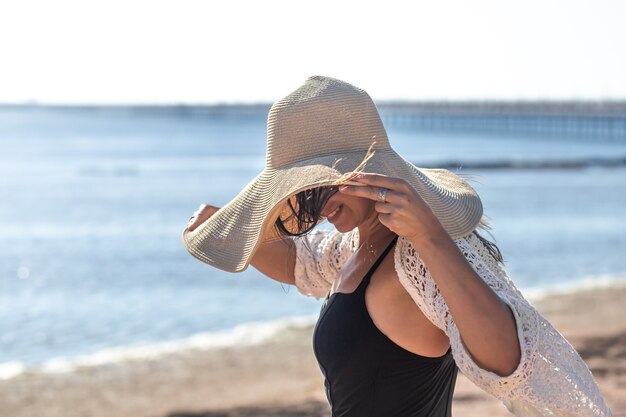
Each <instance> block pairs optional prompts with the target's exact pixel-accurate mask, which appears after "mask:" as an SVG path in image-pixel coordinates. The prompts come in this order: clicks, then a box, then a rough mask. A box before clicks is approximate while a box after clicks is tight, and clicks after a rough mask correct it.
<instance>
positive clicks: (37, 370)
mask: <svg viewBox="0 0 626 417" xmlns="http://www.w3.org/2000/svg"><path fill="white" fill-rule="evenodd" d="M615 286H620V287H621V286H626V273H622V274H615V275H598V276H592V277H588V278H587V279H584V280H582V281H576V282H574V283H558V284H554V285H551V286H548V287H546V286H542V287H531V288H523V289H522V291H523V293H524V296H525V297H527V298H528V299H529V300H531V301H532V302H537V301H540V300H541V299H543V298H546V297H552V296H554V295H559V294H571V293H576V292H581V291H590V290H594V289H607V288H611V287H615ZM316 319H317V317H316V316H297V317H288V318H284V319H279V320H272V321H262V322H251V323H245V324H241V325H238V326H236V327H234V328H231V329H228V330H223V331H218V332H204V333H198V334H195V335H192V336H189V337H187V338H185V339H180V340H174V341H167V342H159V343H153V344H145V345H139V346H120V347H113V348H108V349H103V350H100V351H98V352H95V353H92V354H89V355H82V356H76V357H57V358H52V359H49V360H47V361H45V362H43V363H41V364H26V363H23V362H18V361H11V362H4V363H0V380H10V379H12V378H16V377H19V376H21V375H36V374H71V373H72V372H75V371H79V370H85V369H94V368H102V367H110V366H119V367H124V366H125V365H129V364H130V363H137V362H142V361H155V360H166V358H167V357H170V358H174V357H179V356H183V355H193V354H194V353H198V352H203V351H211V350H219V349H229V348H237V347H243V346H251V345H257V344H262V343H264V342H268V341H271V340H272V339H273V338H274V337H276V336H278V335H281V334H284V333H293V332H298V331H299V330H305V329H309V328H310V327H312V326H313V325H314V324H315V321H316Z"/></svg>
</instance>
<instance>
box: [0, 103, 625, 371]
mask: <svg viewBox="0 0 626 417" xmlns="http://www.w3.org/2000/svg"><path fill="white" fill-rule="evenodd" d="M388 133H389V136H390V138H391V143H392V145H393V146H394V148H395V149H396V150H397V151H398V152H399V153H401V154H402V155H403V156H405V158H407V159H409V160H411V161H412V162H414V163H416V164H417V165H420V164H424V165H426V164H427V165H433V164H434V165H437V164H438V163H444V162H448V161H458V162H460V163H461V164H463V163H470V162H485V161H487V162H488V161H503V160H505V161H551V160H587V159H590V158H625V157H626V138H625V139H623V140H615V138H613V139H612V140H610V141H604V140H602V138H580V137H578V138H576V139H573V138H572V139H568V138H554V137H551V138H542V137H541V136H540V135H533V136H524V135H517V136H516V135H510V134H508V135H503V136H498V135H494V134H493V133H492V134H490V135H485V136H481V135H479V134H477V133H472V134H471V135H470V134H462V133H459V132H458V131H457V132H453V133H452V132H450V133H446V132H445V131H438V132H433V131H428V132H427V131H420V130H412V129H407V128H400V127H394V126H389V127H388ZM264 152H265V124H264V120H263V119H262V118H254V117H251V118H245V119H237V118H215V117H214V118H209V117H201V116H194V117H188V116H185V115H181V114H179V113H177V112H176V111H173V110H172V111H171V112H168V111H162V112H159V113H158V114H157V113H154V114H151V113H146V112H133V111H122V110H117V111H109V110H91V111H86V110H80V109H65V110H62V109H49V108H30V109H29V108H26V109H9V108H4V109H0V196H1V199H0V254H1V255H0V363H3V362H8V361H22V362H25V363H30V364H36V363H41V362H42V361H45V360H47V359H49V358H53V357H58V356H68V357H72V356H75V355H82V354H88V353H90V352H94V351H97V350H100V349H103V348H107V347H112V346H132V345H139V344H146V343H154V342H158V341H164V340H174V339H180V338H185V337H188V336H189V335H192V334H195V333H198V332H207V331H209V332H210V331H216V330H221V329H227V328H231V327H233V326H235V325H237V324H240V323H245V322H251V321H259V320H272V319H278V318H282V317H286V316H298V315H307V314H314V313H315V312H317V311H318V308H319V305H318V303H317V301H315V300H313V299H309V298H305V297H302V296H300V295H298V294H297V291H296V289H295V288H293V287H291V288H289V287H287V286H282V285H280V284H278V283H275V282H274V281H272V280H269V279H267V278H265V277H264V276H262V275H261V274H260V273H258V272H257V271H256V270H254V268H249V269H248V270H247V271H245V272H243V273H240V274H229V273H226V272H223V271H219V270H217V269H213V268H210V267H209V266H207V265H205V264H202V263H201V262H199V261H197V260H196V259H194V258H192V257H191V256H190V255H189V254H188V253H187V252H186V250H185V249H184V247H183V245H182V243H181V239H180V233H181V230H182V228H183V227H184V225H185V224H186V222H187V219H188V218H189V216H190V215H191V214H192V213H193V211H195V210H196V208H197V207H198V206H199V205H200V204H201V203H204V202H207V203H211V204H214V205H217V206H220V205H223V204H225V203H226V202H227V201H229V200H230V199H231V198H233V197H234V196H235V195H236V194H237V193H238V192H239V190H240V189H241V188H242V187H243V186H244V185H245V184H247V183H248V182H249V181H250V180H251V179H252V178H253V177H254V176H256V175H257V174H258V173H259V172H260V171H261V170H262V169H263V164H264ZM460 172H464V173H470V174H472V175H474V177H475V178H476V181H477V182H475V183H474V185H475V187H476V188H477V189H478V191H479V192H480V193H481V196H482V198H483V203H484V206H485V211H486V213H487V215H489V217H490V219H491V222H492V225H493V227H494V230H493V233H494V235H495V237H496V239H497V243H498V245H499V247H500V249H501V250H502V252H503V254H504V257H505V259H506V260H507V267H508V270H509V272H510V275H511V276H512V277H513V278H514V280H515V281H516V282H517V283H518V285H519V286H520V287H521V288H522V289H531V288H542V287H546V286H551V285H553V284H557V283H576V282H579V281H581V280H584V279H588V278H589V277H599V276H601V275H617V274H622V273H624V272H626V256H624V253H626V221H625V220H624V219H625V218H626V208H625V207H626V167H624V166H617V167H604V168H603V167H595V168H586V169H575V170H559V169H541V170H516V169H498V170H461V171H460Z"/></svg>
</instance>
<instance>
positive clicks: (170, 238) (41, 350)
mask: <svg viewBox="0 0 626 417" xmlns="http://www.w3.org/2000/svg"><path fill="white" fill-rule="evenodd" d="M624 16H626V7H625V6H624V4H623V3H619V2H613V1H608V0H607V1H593V2H592V1H567V2H566V1H560V0H559V1H552V2H539V1H526V2H517V3H513V2H498V1H478V2H462V1H441V2H436V3H435V2H411V3H410V4H409V3H408V2H406V3H405V2H398V1H387V2H384V4H383V3H380V2H371V3H368V2H351V1H346V2H331V1H317V2H313V3H302V2H287V1H285V2H281V1H266V2H252V1H243V0H234V1H229V2H202V1H187V0H183V1H176V2H173V1H150V2H148V1H123V2H122V1H106V2H104V1H81V2H78V1H67V0H60V1H56V2H43V1H41V2H36V1H20V2H13V3H4V4H2V5H0V59H1V63H2V65H0V196H1V197H0V380H3V381H5V382H4V383H5V384H6V386H10V383H11V381H17V380H20V378H21V380H24V378H27V377H28V375H31V376H32V375H38V374H46V373H56V374H59V373H63V374H65V375H67V374H71V373H72V372H75V371H76V370H77V369H80V367H81V366H83V367H84V366H88V365H89V366H92V365H93V366H95V365H99V366H100V365H103V364H109V363H114V362H115V363H120V362H123V361H125V360H127V359H129V358H136V357H145V356H146V355H158V354H160V353H163V352H170V351H172V350H185V349H192V347H193V348H199V347H202V348H211V347H216V346H217V347H225V346H231V347H232V346H236V345H237V344H240V343H251V341H254V340H257V339H258V340H260V339H262V338H264V337H267V336H268V335H273V334H275V332H276V331H278V329H284V328H286V326H287V327H289V326H293V325H294V323H311V322H314V320H315V315H316V313H317V312H318V310H319V307H320V304H319V302H318V301H317V300H314V299H308V298H305V297H302V296H300V295H299V294H298V293H297V290H296V289H295V288H293V287H291V288H290V287H288V286H281V285H280V284H278V283H275V282H273V281H271V280H269V279H266V278H264V277H263V276H262V275H261V274H260V273H259V272H257V271H256V270H254V268H249V269H248V270H246V271H245V272H243V273H240V274H229V273H225V272H223V271H219V270H216V269H212V268H210V267H209V266H207V265H204V264H202V263H200V262H199V261H197V260H195V259H194V258H192V257H191V256H190V255H189V254H188V253H187V252H186V250H185V249H184V247H183V245H182V242H181V238H180V235H181V232H182V230H183V228H184V227H185V225H186V223H187V220H188V218H189V216H190V215H191V214H192V213H193V212H194V211H195V210H196V209H197V208H198V206H199V205H200V204H201V203H210V204H213V205H217V206H221V205H223V204H225V203H226V202H228V201H229V200H230V199H232V198H233V197H234V196H235V195H236V194H237V193H238V192H239V191H240V190H241V189H242V188H243V187H244V186H245V185H246V184H247V183H248V182H249V181H251V180H252V179H253V178H254V177H255V176H256V175H257V174H258V173H259V172H260V171H261V170H262V169H263V165H264V157H265V138H266V130H265V129H266V128H265V122H266V117H267V111H268V109H269V106H270V105H271V103H272V102H273V101H275V100H277V99H280V98H281V97H283V96H284V95H286V94H288V93H289V92H290V91H292V90H293V89H295V88H297V87H298V86H299V85H300V84H301V83H302V82H303V81H304V80H305V79H306V78H307V77H308V76H310V75H328V76H332V77H336V78H340V79H343V80H345V81H348V82H350V83H352V84H354V85H357V86H359V87H361V88H363V89H365V90H366V91H367V92H368V93H369V94H370V95H371V96H372V98H373V99H374V100H375V102H376V103H377V105H378V107H379V109H380V112H381V114H382V117H383V121H384V123H385V126H386V128H387V130H388V134H389V138H390V141H391V144H392V146H393V147H394V148H395V149H396V150H397V151H398V152H399V153H400V154H402V155H403V156H404V157H405V158H406V159H408V160H410V161H411V162H413V163H414V164H416V165H418V166H422V167H444V168H447V169H450V170H452V171H454V172H458V173H463V174H470V175H471V176H472V178H473V182H472V184H473V185H474V186H475V187H476V188H477V189H478V191H479V193H480V194H481V196H482V199H483V204H484V208H485V213H486V214H487V215H488V216H489V218H490V220H491V225H492V227H493V230H492V233H493V237H492V240H495V241H496V243H497V244H498V246H499V247H500V249H501V251H502V252H503V255H504V258H505V261H506V266H507V270H508V271H509V274H510V276H511V277H512V278H513V279H514V281H515V282H516V283H517V285H518V286H519V287H520V288H521V289H522V290H523V291H524V293H525V294H528V295H529V296H530V295H541V294H545V293H546V292H547V291H552V290H554V289H569V290H575V289H576V288H594V287H610V286H612V285H615V284H616V283H619V282H621V281H623V280H624V278H625V276H626V256H625V255H624V254H625V253H626V221H625V220H624V219H625V217H626V216H625V215H626V208H625V206H626V181H625V180H626V77H625V76H624V74H626V53H625V50H624V46H625V45H624V40H625V39H626V26H625V25H624V24H623V18H624ZM320 227H332V226H331V225H328V224H324V225H322V226H320ZM278 261H280V260H278ZM242 326H243V327H242ZM7 407H8V406H7ZM1 409H2V405H0V410H1ZM7 409H9V408H7ZM11 410H13V409H12V408H11ZM16 415H17V414H16Z"/></svg>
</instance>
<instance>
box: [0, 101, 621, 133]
mask: <svg viewBox="0 0 626 417" xmlns="http://www.w3.org/2000/svg"><path fill="white" fill-rule="evenodd" d="M377 106H378V108H379V110H380V113H381V117H382V119H383V122H384V123H385V126H387V127H393V128H410V129H413V130H423V131H434V132H436V131H441V132H448V133H450V132H455V131H458V132H465V133H467V132H475V133H477V134H498V135H501V134H511V135H517V134H523V135H529V134H530V135H538V136H541V137H546V138H549V137H552V136H559V137H570V138H581V139H585V138H594V139H600V138H601V139H609V140H613V139H614V140H618V141H622V140H625V141H626V100H620V101H462V102H461V101H423V102H378V103H377ZM269 109H270V104H267V103H259V104H245V105H238V104H236V105H230V104H224V105H186V104H180V105H132V106H128V105H106V106H98V105H89V106H81V105H40V104H0V111H40V110H43V111H50V110H59V111H79V112H84V111H87V112H89V111H96V112H102V113H110V112H115V113H119V114H124V115H130V116H132V115H155V116H158V117H189V118H194V119H202V118H208V119H213V120H215V119H224V120H233V121H240V122H246V121H247V122H253V123H259V122H264V121H265V119H266V118H267V113H268V111H269Z"/></svg>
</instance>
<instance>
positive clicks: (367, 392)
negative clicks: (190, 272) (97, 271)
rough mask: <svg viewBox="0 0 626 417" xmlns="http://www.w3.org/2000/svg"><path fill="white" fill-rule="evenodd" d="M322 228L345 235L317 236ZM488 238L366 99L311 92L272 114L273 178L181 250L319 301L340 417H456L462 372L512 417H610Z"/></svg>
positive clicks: (451, 186)
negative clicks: (323, 224) (393, 142)
mask: <svg viewBox="0 0 626 417" xmlns="http://www.w3.org/2000/svg"><path fill="white" fill-rule="evenodd" d="M323 219H328V221H329V222H330V223H332V224H333V225H334V226H335V229H336V230H335V231H332V232H331V231H319V230H311V229H312V228H313V227H314V226H315V225H316V224H318V223H319V222H320V221H321V220H323ZM481 227H485V224H484V223H483V222H482V205H481V203H480V199H479V197H478V195H477V194H476V192H475V191H474V190H473V189H472V188H471V187H470V186H469V185H468V184H467V183H466V182H465V181H464V180H463V179H461V178H460V177H458V176H456V175H455V174H453V173H451V172H449V171H446V170H433V169H421V168H417V167H415V166H413V165H412V164H410V163H409V162H408V161H406V160H404V159H403V158H402V157H401V156H399V155H398V154H397V153H396V152H395V151H394V150H393V149H392V148H391V146H390V145H389V142H388V140H387V135H386V132H385V130H384V127H383V125H382V122H381V121H380V117H379V115H378V112H377V110H376V107H375V106H374V104H373V102H372V101H371V99H370V98H369V96H368V95H367V94H366V93H365V92H364V91H363V90H360V89H358V88H356V87H354V86H352V85H350V84H348V83H345V82H342V81H339V80H336V79H332V78H328V77H311V78H309V79H308V80H307V81H306V82H305V83H304V84H303V85H302V86H301V87H300V88H298V89H297V90H295V91H294V92H293V93H291V94H289V95H288V96H287V97H285V98H284V99H282V100H280V101H278V102H277V103H275V104H274V105H273V106H272V109H271V110H270V114H269V116H268V138H267V158H266V167H265V169H264V171H263V172H262V173H261V174H259V176H257V177H256V178H255V179H254V180H253V181H252V182H251V183H250V184H248V186H246V188H245V189H244V190H243V191H241V193H240V194H239V195H238V196H237V197H236V198H235V199H233V200H232V201H231V202H229V203H228V204H227V205H226V206H224V207H223V208H221V209H219V210H218V209H217V207H214V206H202V207H201V208H200V210H199V211H198V212H196V213H195V215H194V216H193V217H192V219H191V220H190V223H189V225H188V228H187V229H186V230H185V231H184V232H183V241H184V243H185V245H186V247H187V249H188V250H189V251H190V253H191V254H192V255H194V256H196V257H197V258H198V259H200V260H202V261H204V262H206V263H208V264H210V265H212V266H215V267H217V268H220V269H224V270H227V271H232V272H238V271H242V270H244V269H245V268H246V267H247V266H248V265H249V264H250V263H252V265H253V266H255V268H257V269H258V270H260V271H261V272H263V273H264V274H265V275H267V276H268V277H270V278H273V279H276V280H278V281H281V282H285V283H289V284H294V285H296V286H297V287H298V289H299V291H300V292H302V293H304V294H306V295H311V296H315V297H324V296H325V297H326V300H325V302H324V306H323V307H322V312H321V314H320V318H319V321H318V323H317V326H316V328H315V332H314V348H315V353H316V357H317V359H318V361H319V363H320V367H321V369H322V372H323V373H324V375H325V377H326V390H327V395H328V399H329V402H330V404H331V408H332V413H333V416H363V415H371V416H449V415H450V406H451V397H452V392H453V389H454V383H455V378H456V371H457V367H458V369H460V370H461V371H462V372H463V373H464V374H465V375H466V376H467V377H468V378H469V379H470V380H472V381H473V382H474V383H475V384H476V385H478V386H479V387H481V388H482V389H484V390H485V391H487V392H489V393H491V394H493V395H494V396H496V397H498V398H499V399H501V400H503V402H504V404H505V405H506V406H507V407H508V408H509V410H510V411H512V412H513V413H514V414H516V415H517V416H553V415H557V416H610V415H611V414H610V411H609V409H608V407H607V406H606V404H605V402H604V400H603V398H602V396H601V394H600V392H599V390H598V387H597V385H596V383H595V381H594V380H593V378H592V376H591V373H590V372H589V369H588V368H587V366H586V365H585V364H584V362H583V361H582V359H580V357H579V356H578V355H577V353H576V352H575V351H574V350H573V348H572V347H571V345H569V344H568V343H567V341H566V340H565V339H564V338H563V337H562V336H561V335H560V334H559V333H558V332H557V331H556V330H554V328H553V327H552V326H551V325H550V324H549V323H548V322H547V321H546V320H545V319H544V318H543V317H542V316H541V315H540V314H539V313H538V312H537V311H536V310H535V309H534V308H533V307H532V306H531V305H530V304H529V303H528V302H527V301H526V300H525V299H524V297H523V296H522V294H521V293H520V292H519V290H518V289H517V288H516V287H515V285H514V284H513V283H512V282H511V280H510V279H509V278H508V277H507V275H506V273H505V272H504V270H503V269H502V268H501V263H500V262H499V261H501V257H500V254H499V251H498V250H497V248H496V247H495V245H493V244H490V243H489V242H487V241H486V240H484V239H483V238H482V237H480V235H479V234H478V233H477V229H479V228H481ZM392 251H393V254H392V255H389V256H387V255H388V254H389V253H390V252H392Z"/></svg>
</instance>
